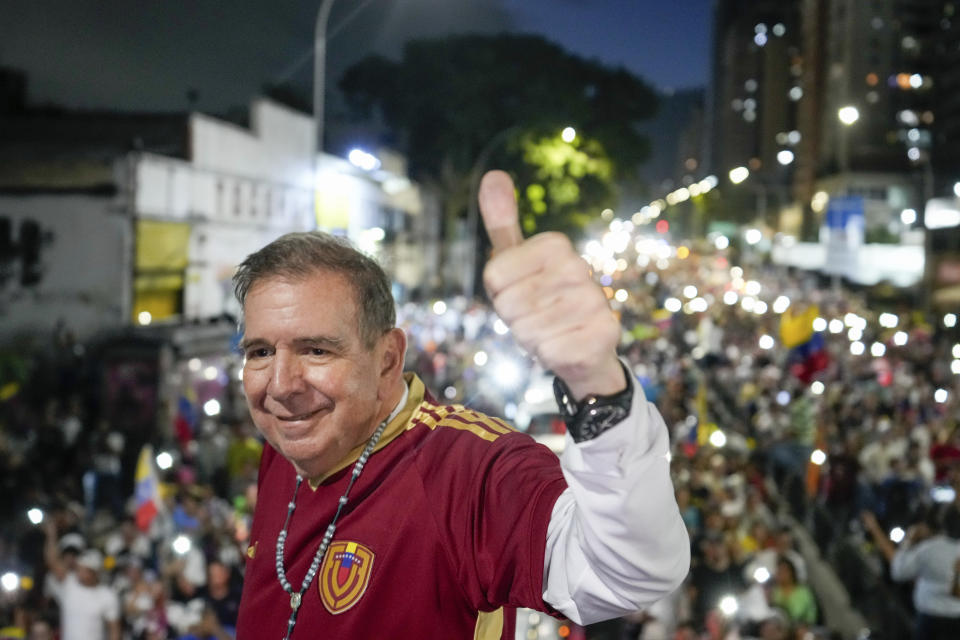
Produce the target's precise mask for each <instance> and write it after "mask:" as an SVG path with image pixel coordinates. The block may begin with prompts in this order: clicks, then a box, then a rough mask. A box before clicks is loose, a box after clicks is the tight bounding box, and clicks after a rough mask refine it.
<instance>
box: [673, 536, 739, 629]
mask: <svg viewBox="0 0 960 640" xmlns="http://www.w3.org/2000/svg"><path fill="white" fill-rule="evenodd" d="M701 550H702V554H703V557H702V559H701V561H700V562H699V563H697V564H696V565H695V566H694V567H693V569H692V570H691V571H690V580H689V583H688V587H687V592H688V597H689V599H690V603H691V607H690V609H691V611H690V613H691V618H692V620H693V622H694V625H695V626H697V627H698V628H702V627H703V626H704V625H705V624H706V622H707V619H708V614H709V613H710V612H711V611H713V610H714V609H716V608H718V607H719V605H720V601H721V600H722V599H723V598H724V597H725V596H733V595H736V594H737V593H740V592H741V591H742V590H743V589H744V588H745V587H746V582H745V581H744V580H743V577H742V575H741V574H742V567H740V566H737V565H736V564H734V563H733V561H732V560H731V555H730V549H729V546H728V544H727V541H726V538H725V537H724V535H723V534H721V533H718V532H710V533H708V534H707V535H706V536H705V537H704V539H703V542H702V543H701Z"/></svg>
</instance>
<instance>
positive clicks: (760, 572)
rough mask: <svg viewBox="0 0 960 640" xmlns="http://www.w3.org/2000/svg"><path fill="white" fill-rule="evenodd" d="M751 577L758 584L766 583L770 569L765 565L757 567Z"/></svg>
mask: <svg viewBox="0 0 960 640" xmlns="http://www.w3.org/2000/svg"><path fill="white" fill-rule="evenodd" d="M753 579H754V580H756V581H757V582H759V583H760V584H766V583H767V581H768V580H769V579H770V571H769V570H768V569H767V568H766V567H757V570H756V571H754V572H753Z"/></svg>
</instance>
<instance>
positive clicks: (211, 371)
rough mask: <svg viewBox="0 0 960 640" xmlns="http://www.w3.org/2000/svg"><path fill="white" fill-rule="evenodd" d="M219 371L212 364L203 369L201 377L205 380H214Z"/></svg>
mask: <svg viewBox="0 0 960 640" xmlns="http://www.w3.org/2000/svg"><path fill="white" fill-rule="evenodd" d="M218 375H220V372H219V371H218V370H217V368H216V367H214V366H209V367H207V368H206V369H204V370H203V377H204V378H206V379H207V380H216V379H217V376H218Z"/></svg>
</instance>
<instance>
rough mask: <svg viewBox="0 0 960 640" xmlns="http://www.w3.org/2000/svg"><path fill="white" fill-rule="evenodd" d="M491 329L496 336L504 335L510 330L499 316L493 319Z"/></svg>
mask: <svg viewBox="0 0 960 640" xmlns="http://www.w3.org/2000/svg"><path fill="white" fill-rule="evenodd" d="M493 331H494V333H496V334H497V335H498V336H502V335H506V334H507V332H509V331H510V327H508V326H507V323H506V322H504V321H503V320H501V319H500V318H497V319H496V320H494V322H493Z"/></svg>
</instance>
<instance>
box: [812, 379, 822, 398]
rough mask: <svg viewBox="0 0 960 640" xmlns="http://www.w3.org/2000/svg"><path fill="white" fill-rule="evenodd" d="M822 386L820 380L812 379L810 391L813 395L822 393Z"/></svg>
mask: <svg viewBox="0 0 960 640" xmlns="http://www.w3.org/2000/svg"><path fill="white" fill-rule="evenodd" d="M823 388H824V387H823V383H822V382H820V381H819V380H814V381H813V384H811V385H810V392H811V393H812V394H813V395H815V396H819V395H822V394H823Z"/></svg>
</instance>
